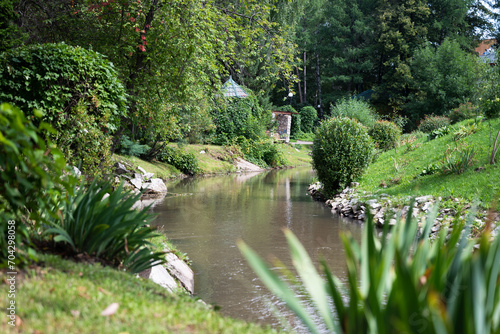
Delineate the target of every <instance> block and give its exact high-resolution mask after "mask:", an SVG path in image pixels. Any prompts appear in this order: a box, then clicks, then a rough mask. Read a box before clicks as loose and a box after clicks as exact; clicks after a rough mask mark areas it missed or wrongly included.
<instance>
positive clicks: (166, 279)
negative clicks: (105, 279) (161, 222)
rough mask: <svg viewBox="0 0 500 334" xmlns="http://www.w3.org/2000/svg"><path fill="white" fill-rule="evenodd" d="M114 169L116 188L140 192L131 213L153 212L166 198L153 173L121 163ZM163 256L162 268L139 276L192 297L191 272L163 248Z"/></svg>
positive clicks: (192, 275)
mask: <svg viewBox="0 0 500 334" xmlns="http://www.w3.org/2000/svg"><path fill="white" fill-rule="evenodd" d="M114 167H115V183H116V184H120V183H121V182H124V187H125V189H129V190H131V191H132V192H134V193H136V194H139V193H140V192H142V196H141V199H140V200H139V201H137V202H136V203H135V205H134V206H133V208H134V209H137V210H142V209H143V208H145V207H148V206H149V207H150V208H152V207H154V206H155V205H156V204H158V203H161V202H162V201H163V199H164V198H165V195H166V193H167V186H166V185H165V183H164V182H163V180H162V179H158V178H154V174H153V173H148V172H146V171H145V170H144V169H143V168H141V167H135V166H132V165H131V164H128V163H126V162H123V161H120V162H116V163H115V165H114ZM164 253H165V259H166V262H165V263H164V264H158V265H156V266H153V267H151V268H149V269H147V270H144V271H143V272H141V273H139V275H138V276H139V277H143V278H147V279H150V280H152V281H153V282H155V283H156V284H158V285H160V286H162V287H164V288H165V289H167V290H169V291H171V292H175V291H178V290H179V289H181V290H182V289H184V290H186V291H187V292H188V293H190V294H193V293H194V273H193V270H191V268H190V267H189V265H188V264H187V263H186V262H184V261H182V260H181V259H180V258H179V257H178V256H177V255H175V254H174V252H173V251H172V250H171V249H168V248H166V249H165V250H164Z"/></svg>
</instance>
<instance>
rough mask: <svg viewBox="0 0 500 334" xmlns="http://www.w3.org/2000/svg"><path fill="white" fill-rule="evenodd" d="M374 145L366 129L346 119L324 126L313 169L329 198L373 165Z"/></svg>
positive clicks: (318, 137) (318, 135) (335, 119)
mask: <svg viewBox="0 0 500 334" xmlns="http://www.w3.org/2000/svg"><path fill="white" fill-rule="evenodd" d="M373 150H374V143H373V141H372V139H371V138H370V136H369V135H368V132H367V129H366V127H364V126H363V125H362V124H360V123H358V121H356V120H354V119H350V118H346V117H333V118H330V119H327V120H325V121H323V122H322V123H321V125H320V126H319V127H318V129H317V132H316V139H315V140H314V144H313V149H312V159H313V167H314V169H315V170H316V173H317V176H318V179H319V181H320V182H322V183H323V189H324V192H325V194H326V195H332V194H334V193H335V192H336V191H338V190H340V188H341V187H344V186H346V185H349V183H350V182H351V181H353V180H354V179H356V178H357V177H359V176H361V175H362V174H363V172H364V170H365V169H366V167H367V166H368V164H369V163H370V162H371V159H372V156H373Z"/></svg>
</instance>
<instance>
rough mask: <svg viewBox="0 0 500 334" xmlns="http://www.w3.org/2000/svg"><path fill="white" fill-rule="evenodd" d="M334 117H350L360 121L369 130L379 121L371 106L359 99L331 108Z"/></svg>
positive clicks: (342, 102)
mask: <svg viewBox="0 0 500 334" xmlns="http://www.w3.org/2000/svg"><path fill="white" fill-rule="evenodd" d="M331 115H332V117H349V118H353V119H356V120H358V121H359V122H360V123H361V124H363V125H364V126H366V127H367V128H371V127H373V125H374V124H375V121H376V120H377V119H378V116H377V114H376V113H375V112H374V111H373V110H372V108H371V107H370V104H369V103H368V102H366V101H364V100H359V99H344V100H341V101H340V102H337V104H336V105H335V106H332V108H331Z"/></svg>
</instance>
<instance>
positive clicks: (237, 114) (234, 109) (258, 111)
mask: <svg viewBox="0 0 500 334" xmlns="http://www.w3.org/2000/svg"><path fill="white" fill-rule="evenodd" d="M211 116H212V120H213V123H214V125H215V133H214V135H213V139H212V142H213V143H214V144H218V145H227V144H230V143H231V140H232V139H233V138H236V137H239V136H243V137H245V138H247V139H251V140H257V139H258V138H260V137H263V136H264V135H265V130H266V126H267V125H268V124H270V123H271V118H272V113H271V111H268V110H264V109H262V108H261V107H260V105H259V103H258V101H257V99H256V98H255V97H253V96H251V95H250V96H249V97H247V98H244V99H237V98H232V99H226V100H219V101H218V102H217V103H216V106H215V107H214V108H213V110H212V111H211Z"/></svg>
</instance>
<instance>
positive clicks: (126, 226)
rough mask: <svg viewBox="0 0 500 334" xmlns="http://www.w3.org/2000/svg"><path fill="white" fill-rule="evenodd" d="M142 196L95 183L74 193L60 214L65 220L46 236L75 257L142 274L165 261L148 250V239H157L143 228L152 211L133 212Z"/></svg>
mask: <svg viewBox="0 0 500 334" xmlns="http://www.w3.org/2000/svg"><path fill="white" fill-rule="evenodd" d="M140 196H141V195H140V194H138V195H134V196H131V195H130V194H129V193H128V192H126V191H124V190H123V188H122V185H120V186H119V187H118V188H116V189H113V187H112V185H111V184H110V183H102V182H95V181H94V182H92V183H91V184H90V185H89V186H88V187H86V188H83V187H81V188H80V189H77V190H75V194H74V196H70V197H69V199H68V201H67V202H65V205H64V207H63V209H62V210H61V211H62V217H61V218H62V219H61V220H60V221H56V222H54V223H53V224H52V226H53V227H51V228H49V229H48V230H46V231H45V234H47V235H52V236H53V238H54V241H55V242H62V243H64V244H66V245H68V248H69V249H71V251H72V252H74V253H75V254H81V253H86V254H88V255H90V256H95V257H97V258H99V259H102V260H105V261H107V262H108V263H110V264H112V265H114V266H117V267H124V268H126V269H127V270H129V271H130V272H132V273H138V272H141V271H143V270H145V269H148V268H150V267H151V266H153V265H155V264H158V263H161V262H163V261H164V258H163V253H152V252H151V249H150V247H148V246H150V245H151V244H150V242H149V241H148V239H151V238H152V237H154V236H155V235H156V234H155V233H154V229H152V228H150V227H145V226H144V225H147V224H149V223H150V222H151V221H152V220H153V219H154V216H153V215H152V214H151V213H150V212H149V210H148V209H149V208H144V209H142V210H136V209H133V208H132V206H133V205H134V204H135V202H137V201H138V200H139V198H140Z"/></svg>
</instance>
